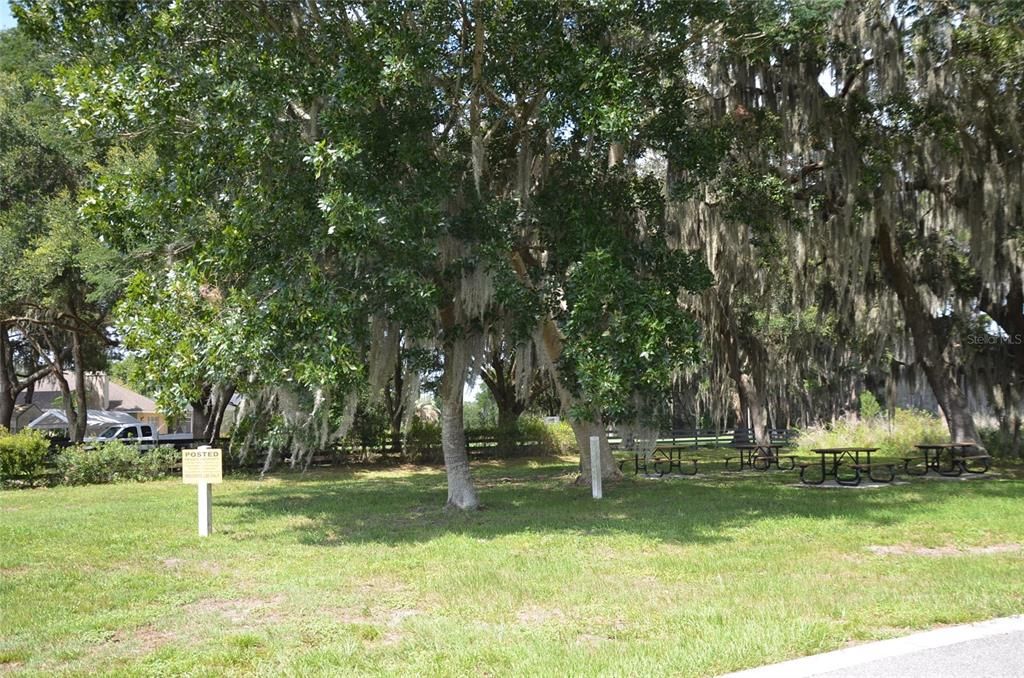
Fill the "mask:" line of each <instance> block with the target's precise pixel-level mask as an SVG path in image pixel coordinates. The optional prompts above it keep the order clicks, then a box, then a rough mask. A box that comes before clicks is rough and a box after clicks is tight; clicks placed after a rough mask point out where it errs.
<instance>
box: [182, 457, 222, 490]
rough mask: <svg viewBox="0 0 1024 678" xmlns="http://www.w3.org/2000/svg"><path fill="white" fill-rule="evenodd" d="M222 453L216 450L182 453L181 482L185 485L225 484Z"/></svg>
mask: <svg viewBox="0 0 1024 678" xmlns="http://www.w3.org/2000/svg"><path fill="white" fill-rule="evenodd" d="M222 460H223V457H222V456H221V451H220V450H218V449H214V448H206V449H202V450H182V451H181V480H182V482H185V483H191V484H192V485H198V484H200V483H220V482H224V471H223V464H222Z"/></svg>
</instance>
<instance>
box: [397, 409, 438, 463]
mask: <svg viewBox="0 0 1024 678" xmlns="http://www.w3.org/2000/svg"><path fill="white" fill-rule="evenodd" d="M405 453H406V454H408V455H409V457H410V458H412V459H419V460H422V461H427V462H433V461H439V460H440V459H442V458H443V455H442V453H441V424H440V423H437V424H435V423H431V422H429V421H423V420H421V419H418V418H417V419H413V421H412V426H411V427H410V428H409V435H408V436H406V438H405Z"/></svg>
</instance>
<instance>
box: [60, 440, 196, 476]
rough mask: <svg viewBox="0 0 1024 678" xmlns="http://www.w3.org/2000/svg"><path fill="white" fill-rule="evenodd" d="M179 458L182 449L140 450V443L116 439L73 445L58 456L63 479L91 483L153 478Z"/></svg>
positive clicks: (165, 470) (162, 472) (161, 474)
mask: <svg viewBox="0 0 1024 678" xmlns="http://www.w3.org/2000/svg"><path fill="white" fill-rule="evenodd" d="M177 460H178V452H177V450H175V449H174V448H173V447H169V446H162V447H159V448H157V449H155V450H152V451H150V452H142V453H140V452H139V448H138V447H137V446H134V445H126V444H124V443H121V442H117V441H114V442H109V443H103V444H101V445H96V446H89V447H82V446H79V447H69V448H68V449H66V450H64V452H63V453H61V455H60V457H58V459H57V468H58V469H59V470H60V475H61V481H62V482H63V483H65V484H67V485H90V484H96V483H115V482H123V481H144V480H153V479H154V478H159V477H160V476H163V475H165V474H167V472H168V471H169V469H170V467H171V466H172V465H173V464H175V463H177Z"/></svg>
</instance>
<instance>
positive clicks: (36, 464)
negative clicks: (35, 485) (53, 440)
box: [0, 427, 50, 482]
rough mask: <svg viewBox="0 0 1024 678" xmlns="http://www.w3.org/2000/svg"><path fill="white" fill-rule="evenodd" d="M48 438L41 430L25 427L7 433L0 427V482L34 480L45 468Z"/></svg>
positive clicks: (48, 444)
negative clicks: (22, 429) (18, 430)
mask: <svg viewBox="0 0 1024 678" xmlns="http://www.w3.org/2000/svg"><path fill="white" fill-rule="evenodd" d="M49 451H50V440H49V438H47V437H46V436H45V435H44V434H43V433H42V432H41V431H34V430H32V429H25V430H24V431H21V432H20V433H8V432H7V429H5V428H2V427H0V482H7V481H10V480H27V481H30V482H34V481H35V480H36V479H37V478H39V477H41V476H42V475H43V473H44V471H45V470H46V456H47V454H48V453H49Z"/></svg>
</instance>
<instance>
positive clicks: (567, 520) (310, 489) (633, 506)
mask: <svg viewBox="0 0 1024 678" xmlns="http://www.w3.org/2000/svg"><path fill="white" fill-rule="evenodd" d="M574 470H575V469H574V467H573V466H572V465H570V464H557V463H551V462H546V463H544V464H542V465H540V466H539V467H533V468H531V467H529V466H527V465H525V464H524V463H522V462H520V463H512V464H508V465H503V464H500V463H488V464H482V465H480V467H478V468H477V469H476V470H475V473H476V478H477V484H478V488H479V491H480V497H481V501H482V502H483V504H484V510H481V511H474V512H470V513H460V512H455V511H451V512H449V511H444V510H443V509H442V508H441V504H443V502H444V498H445V496H446V487H445V476H444V473H443V470H439V469H431V468H425V467H412V468H406V469H403V470H400V472H399V473H397V474H396V473H388V472H386V471H385V472H383V473H381V472H375V471H370V470H366V469H355V470H337V471H317V472H313V473H309V474H301V475H300V474H294V475H293V474H283V475H280V476H276V478H277V480H278V482H276V483H274V484H267V485H266V486H262V487H260V488H259V489H258V490H256V491H254V492H252V493H250V494H248V495H246V496H245V498H243V499H239V498H237V497H238V495H235V496H234V497H232V498H227V497H226V498H224V499H222V500H220V501H218V505H219V506H221V507H223V508H228V509H231V510H232V511H233V512H234V513H235V516H236V518H235V520H237V521H238V523H239V524H241V525H245V524H247V523H250V522H257V521H260V520H263V519H267V518H273V517H296V516H299V517H304V518H306V519H307V520H306V521H303V524H302V526H301V527H296V528H295V530H296V533H297V536H296V538H297V539H298V541H299V542H300V543H303V544H315V545H322V546H332V545H340V544H344V543H353V542H355V543H360V542H374V543H382V544H402V543H417V542H428V541H432V540H434V539H438V538H442V537H444V536H446V535H452V534H458V535H466V536H470V537H473V538H476V539H496V538H501V537H503V536H506V535H512V534H516V533H521V532H535V533H538V532H540V533H551V532H562V533H567V534H580V535H594V534H621V533H630V534H635V535H639V536H643V537H645V538H650V539H657V540H661V541H665V542H675V543H686V544H694V543H713V542H719V541H724V540H727V539H729V537H728V535H727V532H728V528H730V527H739V526H745V525H749V524H751V522H752V521H758V520H765V519H780V518H811V519H822V520H827V519H832V518H842V519H845V520H852V521H854V522H855V523H856V524H858V525H863V526H864V527H873V526H875V527H881V526H891V525H898V524H900V523H902V522H904V521H906V520H908V519H911V518H913V517H915V516H918V515H920V514H921V513H922V512H926V511H929V510H934V508H935V506H936V504H937V503H941V502H943V501H945V500H946V499H948V498H951V497H954V496H956V495H957V494H959V493H962V492H963V491H964V490H965V488H966V487H967V486H968V485H969V489H970V491H971V492H972V493H975V494H980V495H984V496H994V497H1021V496H1024V487H1022V486H1021V483H1016V482H991V481H981V480H979V481H970V482H968V483H928V482H924V481H919V482H915V483H909V484H905V485H895V486H886V487H881V488H878V489H862V490H821V489H812V488H802V487H794V486H793V483H794V482H798V481H797V476H796V474H794V473H792V472H790V473H780V472H771V473H768V474H763V475H762V474H758V473H753V472H747V473H743V474H736V475H734V476H719V475H711V476H709V477H708V478H705V479H699V480H697V479H677V480H662V481H646V480H642V479H639V480H634V479H632V478H627V479H626V480H624V481H622V482H620V483H614V484H610V485H609V486H607V487H606V491H605V498H604V499H603V500H601V501H599V502H597V501H594V500H593V499H592V498H591V497H590V490H589V488H579V487H573V486H571V484H570V483H571V479H572V477H573V473H574ZM232 522H234V520H233V521H232ZM243 529H244V528H243ZM229 531H230V528H229Z"/></svg>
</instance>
